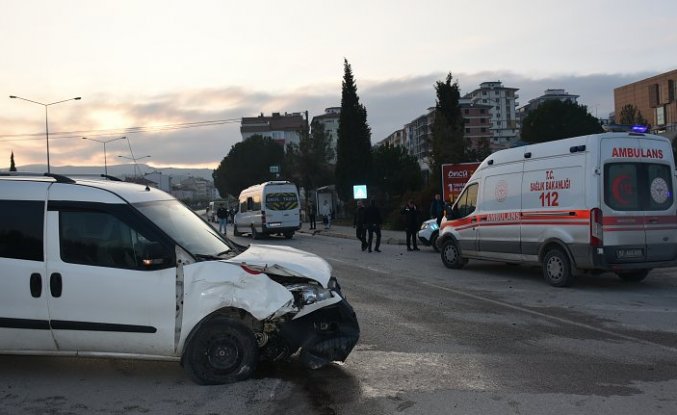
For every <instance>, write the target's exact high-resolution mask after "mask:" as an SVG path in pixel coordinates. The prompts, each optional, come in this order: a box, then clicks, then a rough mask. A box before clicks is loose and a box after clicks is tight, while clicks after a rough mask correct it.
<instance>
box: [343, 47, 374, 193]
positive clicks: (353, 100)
mask: <svg viewBox="0 0 677 415" xmlns="http://www.w3.org/2000/svg"><path fill="white" fill-rule="evenodd" d="M343 69H344V75H343V86H342V90H341V115H340V117H339V127H338V139H337V141H336V191H337V193H338V195H339V197H340V198H341V200H344V201H346V200H349V199H350V198H352V190H353V185H356V184H367V183H368V179H369V177H370V175H371V128H369V125H368V124H367V109H366V108H365V107H364V105H362V104H360V98H359V97H358V96H357V87H356V86H355V79H354V78H353V71H352V69H351V67H350V64H349V63H348V60H347V59H344V61H343Z"/></svg>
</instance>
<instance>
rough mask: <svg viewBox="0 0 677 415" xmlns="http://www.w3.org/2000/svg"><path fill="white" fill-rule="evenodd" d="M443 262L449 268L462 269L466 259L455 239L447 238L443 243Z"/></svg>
mask: <svg viewBox="0 0 677 415" xmlns="http://www.w3.org/2000/svg"><path fill="white" fill-rule="evenodd" d="M440 255H441V256H442V262H443V263H444V265H445V266H446V267H447V268H452V269H460V268H463V266H464V265H465V263H466V261H465V259H464V258H463V257H461V251H459V249H458V246H457V245H456V242H455V241H454V240H453V239H447V240H446V241H444V242H443V243H442V252H441V254H440Z"/></svg>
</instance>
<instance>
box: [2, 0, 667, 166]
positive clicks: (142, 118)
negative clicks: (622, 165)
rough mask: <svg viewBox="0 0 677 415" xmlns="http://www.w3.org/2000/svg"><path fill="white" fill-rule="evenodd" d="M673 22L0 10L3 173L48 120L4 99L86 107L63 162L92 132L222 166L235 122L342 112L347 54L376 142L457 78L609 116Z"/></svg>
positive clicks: (55, 7) (364, 6)
mask: <svg viewBox="0 0 677 415" xmlns="http://www.w3.org/2000/svg"><path fill="white" fill-rule="evenodd" d="M676 21H677V1H675V0H646V1H644V2H640V3H638V2H637V1H626V0H615V1H607V0H594V1H589V0H586V1H581V0H569V1H566V2H562V1H551V0H533V1H532V0H515V1H504V0H484V1H481V2H469V1H463V2H461V1H456V0H446V1H443V0H415V1H399V0H383V1H382V0H344V1H341V2H321V1H312V0H308V1H294V0H288V1H284V2H281V1H242V0H238V1H225V0H220V1H168V0H162V1H151V0H144V1H137V0H130V1H125V0H115V1H112V0H111V1H103V0H102V1H89V0H60V1H48V0H44V1H38V0H0V42H1V43H0V45H2V49H1V51H2V54H1V56H2V58H1V60H0V62H2V70H1V72H0V74H1V75H0V90H2V91H3V94H2V95H4V97H3V96H2V95H0V169H7V168H8V167H9V158H10V152H11V151H14V155H15V161H16V163H17V165H18V166H21V165H27V164H33V163H45V162H46V152H45V137H44V133H45V111H44V107H42V106H40V105H37V104H33V103H29V102H25V101H21V100H17V99H9V95H17V96H20V97H23V98H26V99H30V100H33V101H38V102H42V103H44V104H48V103H51V102H56V101H61V100H64V99H68V98H71V97H76V96H81V97H82V100H80V101H68V102H64V103H60V104H56V105H53V106H50V107H49V130H50V158H51V164H52V165H54V166H63V165H101V164H103V145H101V144H98V143H95V142H91V141H86V140H82V139H81V137H82V136H83V135H84V136H89V137H90V138H95V139H98V140H108V139H111V138H116V137H119V136H122V135H126V136H127V137H128V138H129V140H130V144H131V146H132V149H133V151H134V154H135V156H136V157H140V156H143V155H151V158H150V159H148V160H144V161H147V162H149V164H154V165H156V166H158V167H160V166H175V167H208V168H216V167H217V166H218V163H219V162H220V161H221V159H222V158H223V157H224V156H225V155H226V154H227V153H228V151H229V150H230V148H231V146H232V145H233V144H235V143H236V142H238V141H240V140H241V137H240V133H239V119H240V118H241V117H243V116H255V115H257V114H259V113H261V112H263V113H265V114H267V115H270V113H271V112H282V113H284V112H302V111H306V110H307V111H309V113H310V116H311V117H312V116H314V115H320V114H321V113H323V111H324V108H326V107H331V106H340V99H341V80H342V76H343V59H344V57H345V58H347V59H348V61H349V62H350V64H351V65H352V68H353V74H354V76H355V79H356V82H357V87H358V94H359V96H360V99H361V102H362V103H363V104H364V105H365V106H366V108H367V113H368V122H369V124H370V126H371V130H372V142H374V143H375V142H377V141H380V140H381V139H383V138H385V137H386V136H387V135H388V134H390V133H391V132H393V131H395V130H397V129H400V128H402V127H403V125H404V124H405V123H407V122H409V121H411V120H412V119H413V118H415V117H417V116H419V115H421V114H423V113H424V112H425V111H426V108H428V107H430V106H433V105H434V104H435V90H434V84H435V82H436V81H438V80H444V78H445V76H446V74H447V73H448V72H451V73H452V74H453V76H454V78H455V79H457V80H458V82H459V85H460V87H461V91H462V93H467V92H470V91H472V90H473V89H475V88H477V87H478V86H479V83H481V82H485V81H497V80H500V81H502V82H503V83H504V85H505V86H509V87H513V88H519V91H518V95H519V100H518V102H519V104H520V105H524V104H526V103H527V102H528V101H529V100H530V99H533V98H535V97H537V96H539V95H541V94H542V93H543V91H544V90H545V89H548V88H563V89H566V90H567V92H569V93H571V94H576V95H580V98H579V102H580V103H582V104H584V105H587V106H588V109H589V110H590V112H591V113H592V114H593V115H595V114H596V115H598V116H600V117H606V116H607V115H608V113H609V112H610V111H612V110H613V89H614V88H616V87H618V86H621V85H624V84H627V83H630V82H635V81H638V80H641V79H644V78H647V77H649V76H653V75H656V74H659V73H663V72H666V71H669V70H672V69H675V68H677V61H676V60H675V50H676V48H677V26H676V25H675V22H676ZM211 121H218V123H209V122H211ZM189 123H205V124H207V126H200V127H193V128H178V127H184V126H187V125H186V124H189ZM192 125H201V124H192ZM132 127H142V128H141V130H140V131H141V132H135V133H130V132H125V129H128V128H132ZM59 133H68V134H59ZM107 153H108V161H109V164H116V163H119V162H122V161H125V160H123V159H120V158H118V157H117V156H118V155H123V156H127V157H128V156H130V152H129V147H128V144H127V143H126V142H125V141H123V140H120V141H116V142H111V143H109V144H108V145H107Z"/></svg>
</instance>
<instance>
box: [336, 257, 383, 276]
mask: <svg viewBox="0 0 677 415" xmlns="http://www.w3.org/2000/svg"><path fill="white" fill-rule="evenodd" d="M325 259H328V260H330V261H336V262H340V263H342V264H348V265H352V266H354V267H358V268H363V269H368V270H369V271H371V272H375V273H377V274H390V273H389V272H387V271H384V270H382V269H378V268H374V267H366V266H362V265H355V262H352V261H344V260H342V259H337V258H329V257H325Z"/></svg>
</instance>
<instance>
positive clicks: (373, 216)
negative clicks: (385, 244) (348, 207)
mask: <svg viewBox="0 0 677 415" xmlns="http://www.w3.org/2000/svg"><path fill="white" fill-rule="evenodd" d="M381 222H382V221H381V211H380V210H379V209H378V207H377V206H376V199H371V202H370V203H369V207H368V208H366V209H365V210H364V224H365V225H366V226H367V230H368V231H369V240H368V241H367V249H368V250H369V252H371V243H372V240H373V239H374V234H376V246H375V248H374V251H376V252H381V250H380V249H379V247H380V246H381Z"/></svg>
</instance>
